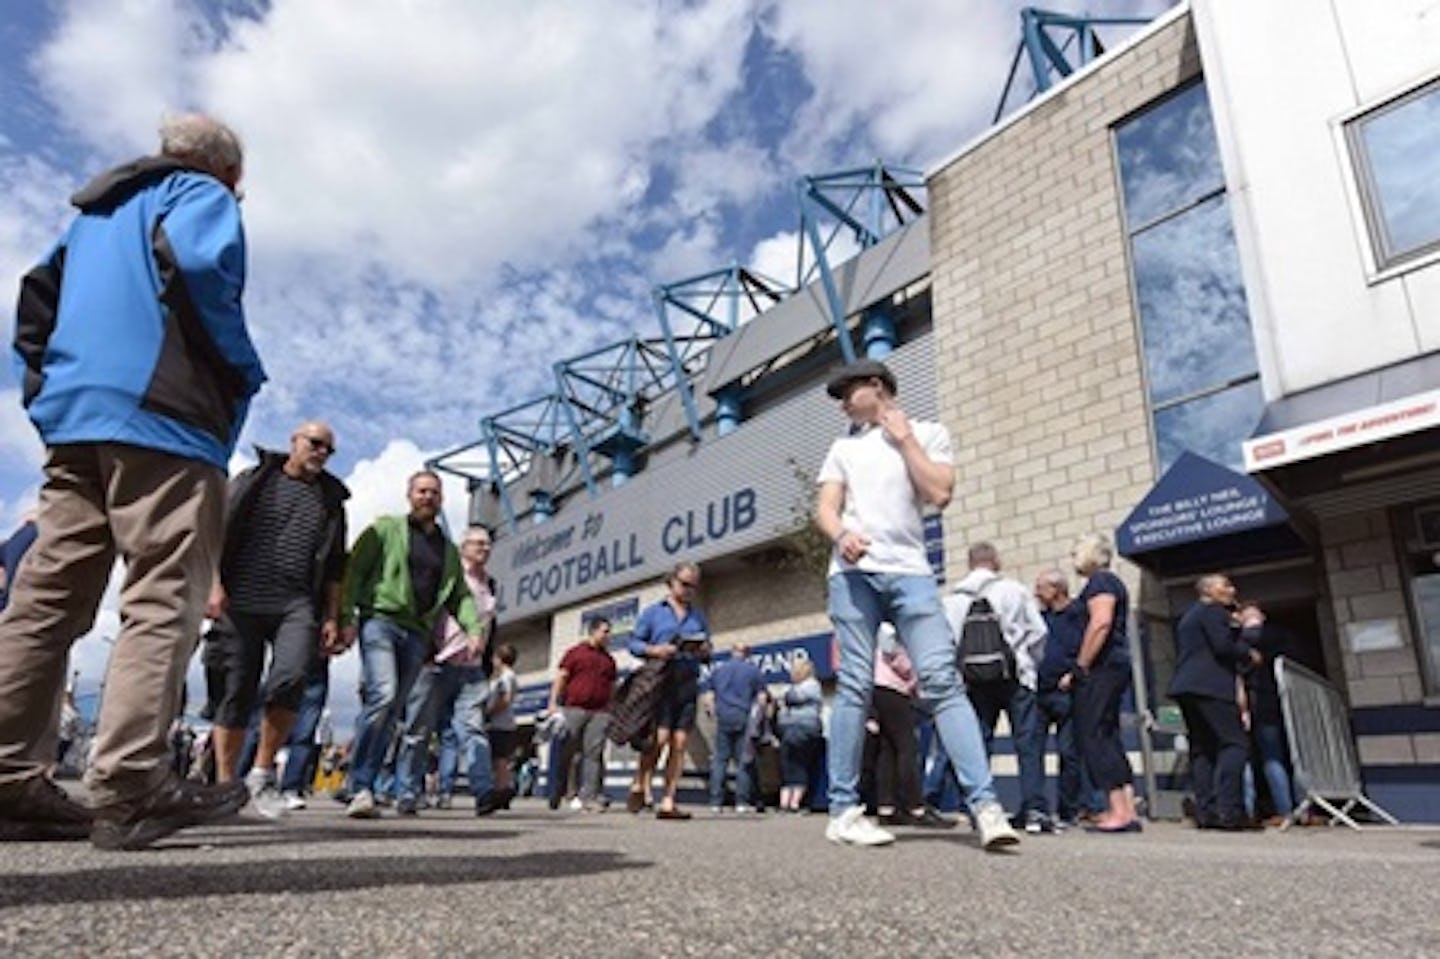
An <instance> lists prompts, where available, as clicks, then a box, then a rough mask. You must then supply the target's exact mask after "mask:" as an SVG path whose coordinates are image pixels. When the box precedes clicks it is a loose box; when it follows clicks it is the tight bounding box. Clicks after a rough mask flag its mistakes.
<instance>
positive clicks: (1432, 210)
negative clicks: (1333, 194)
mask: <svg viewBox="0 0 1440 959" xmlns="http://www.w3.org/2000/svg"><path fill="white" fill-rule="evenodd" d="M1346 133H1347V136H1348V139H1349V141H1350V149H1351V151H1352V153H1353V155H1354V158H1355V165H1356V168H1357V170H1358V171H1359V175H1360V193H1361V196H1362V197H1363V198H1364V207H1365V216H1366V219H1367V220H1368V221H1369V227H1370V234H1371V237H1372V239H1373V241H1374V244H1375V247H1376V249H1375V259H1376V262H1377V265H1379V266H1380V267H1381V268H1382V269H1383V268H1385V267H1389V266H1393V265H1395V264H1397V263H1400V262H1403V261H1405V260H1407V259H1412V258H1414V257H1416V256H1420V255H1422V254H1424V253H1429V252H1431V251H1432V250H1437V249H1440V80H1437V81H1435V82H1432V83H1430V84H1427V85H1426V86H1424V87H1421V88H1420V89H1419V90H1416V91H1414V92H1413V93H1410V94H1408V95H1406V96H1404V97H1401V98H1400V99H1398V100H1395V101H1393V102H1391V103H1388V104H1386V105H1385V106H1382V107H1378V108H1376V109H1375V110H1372V111H1370V112H1369V113H1366V114H1365V115H1363V116H1361V117H1359V118H1357V119H1355V120H1353V121H1351V123H1350V124H1349V126H1348V127H1347V130H1346Z"/></svg>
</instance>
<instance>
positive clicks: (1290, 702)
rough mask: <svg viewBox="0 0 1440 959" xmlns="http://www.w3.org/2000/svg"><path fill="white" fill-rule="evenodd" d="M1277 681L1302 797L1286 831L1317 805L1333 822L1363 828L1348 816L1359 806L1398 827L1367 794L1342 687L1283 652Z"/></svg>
mask: <svg viewBox="0 0 1440 959" xmlns="http://www.w3.org/2000/svg"><path fill="white" fill-rule="evenodd" d="M1275 682H1276V684H1277V685H1278V686H1279V687H1280V708H1281V710H1282V711H1283V712H1284V715H1285V732H1286V735H1288V736H1289V739H1290V764H1291V766H1292V767H1293V769H1294V773H1295V776H1294V782H1295V791H1296V793H1297V794H1303V797H1304V798H1303V800H1302V801H1301V802H1300V803H1299V805H1297V806H1296V807H1295V810H1294V811H1293V812H1292V813H1291V814H1290V817H1289V818H1288V819H1287V820H1286V822H1285V825H1284V826H1283V827H1281V828H1282V829H1288V828H1289V827H1290V826H1291V825H1293V824H1294V823H1296V822H1299V821H1300V820H1301V819H1302V818H1303V817H1304V816H1305V814H1306V813H1308V812H1309V811H1310V810H1311V809H1313V808H1317V807H1318V808H1319V809H1321V810H1324V812H1325V813H1326V814H1327V815H1329V817H1330V824H1331V825H1332V826H1333V825H1334V824H1335V823H1337V822H1341V823H1344V824H1345V825H1347V826H1349V827H1350V828H1351V829H1359V828H1360V825H1359V824H1358V823H1357V822H1355V820H1354V819H1353V818H1351V816H1350V813H1351V811H1352V810H1354V809H1355V807H1356V806H1363V807H1365V808H1366V809H1368V810H1370V812H1372V813H1374V814H1375V815H1376V816H1378V817H1379V818H1380V819H1382V820H1384V821H1385V822H1387V823H1389V824H1391V825H1392V826H1395V825H1399V823H1398V822H1397V820H1396V819H1395V817H1394V816H1391V815H1390V814H1389V813H1388V812H1386V811H1385V810H1383V809H1381V808H1380V807H1379V806H1377V805H1376V804H1375V803H1374V802H1372V801H1371V800H1370V799H1368V798H1366V796H1365V787H1364V784H1363V783H1362V782H1361V781H1360V757H1359V754H1358V753H1357V752H1356V749H1355V737H1354V734H1353V733H1352V732H1351V729H1350V713H1349V710H1347V709H1346V707H1345V702H1344V700H1342V699H1341V698H1340V691H1339V690H1338V689H1336V688H1335V687H1334V686H1332V685H1330V684H1329V683H1328V682H1326V681H1325V680H1324V679H1323V678H1322V677H1320V676H1319V675H1317V674H1315V673H1313V672H1311V671H1310V670H1308V669H1306V668H1305V667H1304V666H1301V665H1300V664H1299V663H1295V662H1292V661H1290V660H1289V659H1287V658H1285V657H1284V656H1281V657H1280V658H1278V659H1276V660H1275Z"/></svg>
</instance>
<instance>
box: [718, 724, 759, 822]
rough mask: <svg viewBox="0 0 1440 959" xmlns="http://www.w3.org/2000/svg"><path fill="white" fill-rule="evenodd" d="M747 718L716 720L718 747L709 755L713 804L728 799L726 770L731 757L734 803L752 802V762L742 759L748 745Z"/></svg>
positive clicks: (721, 802) (745, 803)
mask: <svg viewBox="0 0 1440 959" xmlns="http://www.w3.org/2000/svg"><path fill="white" fill-rule="evenodd" d="M749 724H750V723H749V719H748V717H746V718H744V719H718V720H717V721H716V723H715V751H714V752H713V753H712V754H711V755H710V805H712V806H720V805H722V804H723V803H724V802H725V773H726V772H727V771H728V769H729V767H730V760H732V759H733V760H735V805H737V806H744V805H752V804H753V801H754V798H755V797H754V795H753V790H752V788H751V785H750V784H751V782H752V781H753V780H752V777H751V775H750V764H749V763H747V762H745V761H744V760H743V759H741V756H742V755H743V754H744V748H745V727H747V726H748V725H749Z"/></svg>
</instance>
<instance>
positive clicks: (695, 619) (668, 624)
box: [625, 599, 710, 676]
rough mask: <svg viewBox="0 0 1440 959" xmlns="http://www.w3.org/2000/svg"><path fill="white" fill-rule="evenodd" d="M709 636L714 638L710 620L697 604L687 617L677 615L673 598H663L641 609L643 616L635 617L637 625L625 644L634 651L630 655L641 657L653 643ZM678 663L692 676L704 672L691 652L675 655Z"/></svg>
mask: <svg viewBox="0 0 1440 959" xmlns="http://www.w3.org/2000/svg"><path fill="white" fill-rule="evenodd" d="M682 637H684V638H685V639H691V638H696V639H705V640H708V639H709V638H710V623H709V621H708V620H706V619H705V614H704V613H702V612H700V610H699V609H698V608H696V607H694V606H691V607H690V609H689V610H687V611H686V613H685V615H684V617H683V618H682V617H680V616H676V615H675V607H673V606H671V605H670V601H669V600H667V599H662V600H660V601H659V602H658V603H652V604H651V605H649V606H647V607H645V608H644V609H643V610H641V611H640V616H639V618H637V619H636V620H635V628H634V630H633V631H632V632H631V633H630V641H629V642H628V643H626V644H625V646H626V648H627V649H629V650H630V655H632V656H635V657H637V658H639V657H643V656H644V655H645V650H646V648H647V647H649V646H678V645H679V644H680V639H681V638H682ZM670 661H671V662H672V663H674V664H676V666H675V668H676V671H677V672H679V673H683V674H688V675H691V676H698V675H700V662H699V660H697V659H696V658H695V657H693V656H691V655H689V654H688V653H679V654H677V655H675V656H674V657H672V658H671V660H670Z"/></svg>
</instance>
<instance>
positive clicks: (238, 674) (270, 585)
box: [206, 420, 350, 817]
mask: <svg viewBox="0 0 1440 959" xmlns="http://www.w3.org/2000/svg"><path fill="white" fill-rule="evenodd" d="M334 452H335V434H334V433H333V432H331V430H330V427H329V426H327V425H325V424H324V423H322V422H319V421H318V420H312V421H310V422H306V423H302V424H300V426H298V427H297V428H296V429H295V432H294V433H293V434H292V435H291V437H290V449H289V451H288V452H286V453H280V452H276V451H271V450H265V449H258V448H257V450H256V454H257V456H258V457H259V460H260V461H259V462H258V463H257V464H256V465H255V466H253V467H251V468H250V469H247V470H245V471H244V472H242V473H241V474H240V475H238V476H236V477H235V479H234V480H232V481H231V483H230V494H229V498H228V505H227V507H226V511H225V548H224V551H223V552H222V553H221V556H220V575H219V578H218V579H217V580H216V582H215V585H214V588H213V589H212V590H211V593H210V602H209V604H208V606H207V607H206V614H207V615H208V616H210V618H212V619H214V620H216V621H217V622H218V629H219V633H220V640H219V641H220V644H221V649H222V650H223V654H222V661H223V663H224V676H225V683H224V692H223V694H222V696H221V699H220V702H219V706H218V708H217V710H216V715H215V730H214V733H213V736H214V741H215V769H216V778H217V779H219V780H220V781H221V782H228V781H229V780H231V779H233V778H235V777H236V775H237V772H238V770H237V766H238V762H239V759H240V753H241V749H242V747H243V745H244V742H245V731H246V727H247V726H248V725H249V723H250V720H251V714H252V712H254V708H255V700H256V696H257V693H258V692H259V689H260V672H261V667H262V666H263V665H264V660H265V649H266V647H267V646H269V647H270V650H271V655H270V670H269V673H268V674H267V675H266V679H265V686H264V695H263V697H262V699H261V713H260V716H259V743H258V746H257V748H256V752H255V762H254V765H253V766H252V767H251V768H250V771H249V772H248V773H247V774H246V776H245V785H246V786H247V788H248V789H249V790H250V795H251V798H252V799H253V801H254V803H255V808H256V811H258V812H260V813H261V814H262V815H265V816H267V817H275V816H278V815H280V814H281V813H282V812H283V811H284V808H285V807H284V803H283V801H282V800H281V797H280V794H279V791H278V789H277V786H276V780H275V754H276V753H277V752H278V751H279V749H280V747H281V746H284V745H285V742H286V740H287V739H288V737H289V735H290V732H291V729H292V727H293V726H294V725H295V721H296V718H297V716H298V714H299V710H300V706H301V702H302V700H303V699H304V698H305V691H306V686H307V684H309V685H313V683H312V682H310V680H309V679H308V678H309V677H313V676H315V675H317V674H318V672H319V670H320V669H323V668H324V667H323V663H322V662H321V658H322V657H324V656H328V655H334V654H336V653H338V652H341V646H340V627H339V616H340V582H341V578H342V576H343V573H344V570H345V500H346V499H348V498H349V496H350V491H349V490H347V489H346V488H345V484H344V483H342V482H341V481H340V480H339V479H337V478H336V477H335V476H334V475H333V474H332V473H330V472H329V471H328V470H326V469H325V464H326V462H328V460H329V459H330V457H331V455H333V454H334ZM311 699H312V700H313V699H314V697H313V695H312V696H311ZM320 705H321V706H322V707H323V697H322V700H321V703H320ZM316 718H317V719H318V716H317V717H316Z"/></svg>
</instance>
